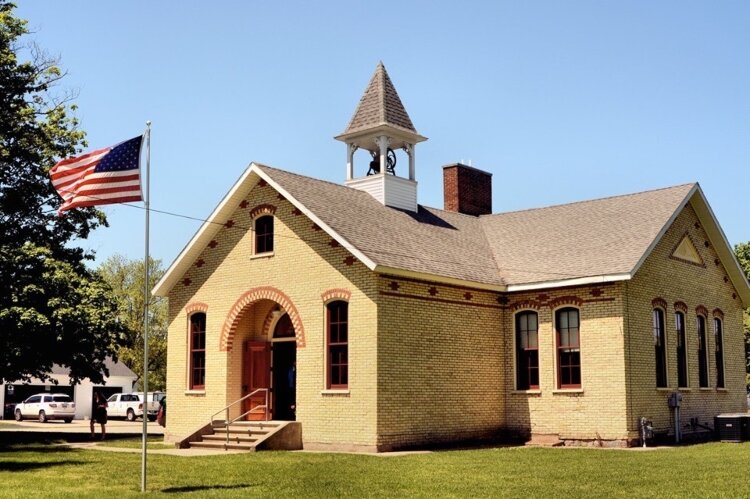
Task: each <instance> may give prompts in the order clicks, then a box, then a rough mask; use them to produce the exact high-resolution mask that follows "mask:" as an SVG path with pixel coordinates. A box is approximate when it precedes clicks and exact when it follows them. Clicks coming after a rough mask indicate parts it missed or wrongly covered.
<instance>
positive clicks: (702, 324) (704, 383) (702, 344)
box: [696, 315, 708, 388]
mask: <svg viewBox="0 0 750 499" xmlns="http://www.w3.org/2000/svg"><path fill="white" fill-rule="evenodd" d="M696 327H697V329H698V386H700V387H701V388H708V346H707V345H706V318H705V317H704V316H702V315H698V316H697V320H696Z"/></svg>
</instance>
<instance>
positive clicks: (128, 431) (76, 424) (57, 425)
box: [0, 419, 164, 435]
mask: <svg viewBox="0 0 750 499" xmlns="http://www.w3.org/2000/svg"><path fill="white" fill-rule="evenodd" d="M95 428H96V434H97V435H98V434H99V433H100V432H101V426H99V425H96V426H95ZM4 431H12V432H19V431H20V432H34V433H38V432H41V433H81V434H85V435H88V433H89V422H88V420H85V419H76V420H73V422H71V423H65V422H63V421H49V422H47V423H40V422H39V421H35V420H31V419H28V420H24V421H12V420H11V421H8V420H3V421H0V432H4ZM142 431H143V421H140V420H139V421H125V420H119V419H110V420H109V421H108V422H107V434H108V435H134V434H141V432H142ZM146 432H147V433H148V434H149V435H164V428H162V427H161V426H159V425H158V424H157V423H156V422H150V421H149V423H148V427H147V430H146Z"/></svg>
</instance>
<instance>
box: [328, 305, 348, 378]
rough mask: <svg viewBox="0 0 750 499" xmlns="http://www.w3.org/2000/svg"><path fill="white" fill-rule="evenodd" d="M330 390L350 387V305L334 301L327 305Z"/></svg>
mask: <svg viewBox="0 0 750 499" xmlns="http://www.w3.org/2000/svg"><path fill="white" fill-rule="evenodd" d="M326 343H327V350H328V351H327V357H328V359H327V361H328V362H327V369H326V371H327V376H326V378H327V382H326V385H327V387H328V388H332V389H342V388H348V387H349V303H347V302H345V301H332V302H330V303H329V304H328V305H326Z"/></svg>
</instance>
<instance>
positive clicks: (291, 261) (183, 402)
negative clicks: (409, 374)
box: [166, 184, 377, 448]
mask: <svg viewBox="0 0 750 499" xmlns="http://www.w3.org/2000/svg"><path fill="white" fill-rule="evenodd" d="M246 201H247V203H243V205H244V206H243V205H240V206H238V207H237V210H236V211H235V213H234V214H233V215H232V216H231V217H230V218H231V221H232V227H229V228H226V227H225V228H222V229H221V230H220V231H219V233H218V234H217V235H216V236H215V237H214V241H215V245H213V246H214V247H211V246H209V247H206V248H205V250H204V251H203V253H202V254H201V256H200V257H199V258H198V259H197V260H196V262H195V263H194V264H193V265H192V266H191V268H190V270H189V271H188V272H187V273H186V274H185V275H184V276H183V278H182V279H181V281H180V282H178V283H177V284H176V285H175V287H174V288H173V289H172V291H171V292H170V294H169V317H170V326H169V339H168V369H167V391H168V394H169V395H168V396H169V411H170V413H169V421H168V426H167V429H166V431H167V439H168V440H176V439H178V438H182V437H184V436H186V435H187V434H189V433H191V432H192V431H194V430H195V429H196V428H198V427H200V426H201V425H203V424H205V423H207V422H208V419H209V416H210V415H211V414H212V413H214V412H215V411H217V410H219V409H221V408H222V407H224V406H225V405H227V404H228V403H230V402H232V401H234V400H236V399H237V398H239V397H240V393H241V383H242V353H241V350H242V345H243V342H244V341H245V340H248V339H253V338H258V337H259V336H260V335H261V334H262V333H263V322H264V320H265V318H266V316H267V314H268V311H269V310H270V307H271V305H272V303H271V302H258V303H257V304H255V305H254V306H252V307H250V308H249V310H248V313H247V314H245V315H243V316H241V318H240V319H239V320H238V327H237V332H236V335H235V338H234V341H233V344H232V349H231V351H229V352H226V351H221V349H220V344H221V338H220V337H221V334H222V330H223V328H224V323H225V321H226V319H227V317H228V315H229V314H230V313H231V309H232V307H233V305H234V304H235V302H236V301H237V300H238V299H239V298H240V297H241V296H242V295H243V294H244V293H246V292H247V291H248V290H251V289H254V288H256V287H260V286H272V287H274V288H277V289H278V290H280V291H281V292H282V293H284V294H285V295H286V296H288V297H289V299H290V301H291V302H292V303H293V305H294V306H295V307H296V309H297V311H298V313H299V318H300V320H301V322H302V325H303V328H304V336H305V338H304V339H305V346H304V347H302V348H298V349H297V420H298V421H301V422H302V427H303V439H304V443H305V445H306V446H307V447H313V446H315V445H321V446H325V445H337V444H347V445H355V446H359V447H363V448H368V447H369V448H374V446H375V444H376V365H377V364H376V354H375V352H376V350H377V346H376V331H377V311H376V310H377V309H376V300H377V289H376V279H375V275H374V274H373V273H372V272H370V271H369V270H368V269H367V268H366V267H365V266H364V265H363V264H361V263H360V262H358V261H356V260H355V259H352V258H347V257H350V254H349V252H348V251H347V250H345V249H344V248H342V247H339V246H337V245H332V244H331V238H330V236H328V235H326V234H325V232H323V231H321V230H319V229H318V228H317V227H314V226H313V223H312V222H311V221H310V220H309V219H308V218H307V217H305V216H304V215H302V214H301V213H300V212H298V211H297V210H295V209H294V207H293V206H292V205H291V203H289V202H287V201H286V200H283V199H280V198H279V196H278V195H277V193H276V191H275V190H274V189H273V188H272V187H271V186H268V185H262V184H259V185H258V186H256V187H255V188H254V189H253V190H252V192H251V193H250V194H249V195H248V197H247V198H246ZM261 204H270V205H274V206H276V208H277V209H276V212H275V227H274V232H275V239H274V254H273V256H272V257H256V258H253V256H252V245H253V240H252V239H253V238H252V232H251V231H249V230H247V228H248V227H252V219H251V217H250V211H251V210H252V209H253V208H254V207H256V206H258V205H261ZM183 279H189V281H184V280H183ZM186 283H187V284H186ZM334 288H343V289H346V290H348V291H349V292H350V293H351V298H350V305H349V317H350V331H349V362H350V366H351V367H350V371H349V385H350V390H349V391H348V392H346V393H340V392H339V393H328V392H326V390H325V369H324V350H325V348H324V346H325V338H324V328H325V306H324V304H323V301H322V299H321V294H322V293H324V292H325V291H327V290H330V289H334ZM195 302H202V303H205V304H206V305H207V306H208V310H207V327H206V329H207V340H206V342H207V344H206V349H207V352H206V364H207V370H206V372H207V374H206V389H205V392H203V393H191V392H189V391H188V390H187V387H188V384H187V372H186V369H187V360H188V344H189V343H188V334H187V331H188V324H187V323H188V318H187V314H186V312H185V307H186V306H188V305H189V304H191V303H195Z"/></svg>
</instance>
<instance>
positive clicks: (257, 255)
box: [250, 251, 274, 260]
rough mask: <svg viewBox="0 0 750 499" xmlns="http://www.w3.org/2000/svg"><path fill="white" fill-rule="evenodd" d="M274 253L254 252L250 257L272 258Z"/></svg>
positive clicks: (252, 258)
mask: <svg viewBox="0 0 750 499" xmlns="http://www.w3.org/2000/svg"><path fill="white" fill-rule="evenodd" d="M273 255H274V252H273V251H268V252H266V253H254V254H252V255H250V259H251V260H254V259H256V258H271V257H272V256H273Z"/></svg>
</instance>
